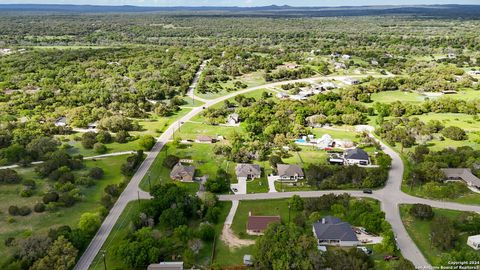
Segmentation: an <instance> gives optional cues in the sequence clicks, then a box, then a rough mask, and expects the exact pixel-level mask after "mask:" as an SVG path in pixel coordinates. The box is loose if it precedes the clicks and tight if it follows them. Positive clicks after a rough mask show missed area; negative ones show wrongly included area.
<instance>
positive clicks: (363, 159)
mask: <svg viewBox="0 0 480 270" xmlns="http://www.w3.org/2000/svg"><path fill="white" fill-rule="evenodd" d="M343 158H344V159H345V164H348V165H354V164H356V165H369V164H370V157H369V156H368V154H367V152H365V151H364V150H363V149H360V148H353V149H347V150H346V151H345V152H344V153H343Z"/></svg>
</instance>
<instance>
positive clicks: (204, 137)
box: [195, 135, 215, 143]
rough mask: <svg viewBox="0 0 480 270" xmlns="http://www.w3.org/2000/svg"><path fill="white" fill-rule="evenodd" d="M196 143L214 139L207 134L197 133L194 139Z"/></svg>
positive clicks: (211, 141) (213, 140) (209, 141)
mask: <svg viewBox="0 0 480 270" xmlns="http://www.w3.org/2000/svg"><path fill="white" fill-rule="evenodd" d="M195 142H197V143H214V142H215V139H214V138H212V137H210V136H207V135H198V136H197V138H196V139H195Z"/></svg>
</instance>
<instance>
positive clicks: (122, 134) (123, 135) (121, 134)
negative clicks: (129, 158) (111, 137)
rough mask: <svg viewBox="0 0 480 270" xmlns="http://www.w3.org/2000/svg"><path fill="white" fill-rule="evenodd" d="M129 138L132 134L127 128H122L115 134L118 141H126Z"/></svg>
mask: <svg viewBox="0 0 480 270" xmlns="http://www.w3.org/2000/svg"><path fill="white" fill-rule="evenodd" d="M128 138H130V134H128V132H127V131H125V130H120V131H119V132H117V134H116V135H115V141H116V142H117V143H126V142H127V141H128Z"/></svg>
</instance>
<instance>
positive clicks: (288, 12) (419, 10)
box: [0, 4, 480, 18]
mask: <svg viewBox="0 0 480 270" xmlns="http://www.w3.org/2000/svg"><path fill="white" fill-rule="evenodd" d="M0 12H3V13H5V12H8V13H10V12H41V13H132V12H135V13H137V12H158V13H176V14H178V15H183V16H205V15H211V16H271V17H336V16H370V15H377V16H378V15H411V16H426V17H451V18H456V17H461V18H478V17H480V5H413V6H412V5H409V6H406V5H405V6H402V5H398V6H397V5H395V6H344V7H293V6H287V5H285V6H277V5H271V6H259V7H235V6H232V7H226V6H198V7H182V6H178V7H148V6H128V5H125V6H95V5H47V4H45V5H42V4H0Z"/></svg>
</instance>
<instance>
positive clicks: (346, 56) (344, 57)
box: [342, 54, 352, 60]
mask: <svg viewBox="0 0 480 270" xmlns="http://www.w3.org/2000/svg"><path fill="white" fill-rule="evenodd" d="M342 58H343V59H346V60H348V59H350V58H352V57H351V56H350V55H348V54H344V55H342Z"/></svg>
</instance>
